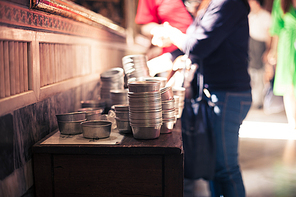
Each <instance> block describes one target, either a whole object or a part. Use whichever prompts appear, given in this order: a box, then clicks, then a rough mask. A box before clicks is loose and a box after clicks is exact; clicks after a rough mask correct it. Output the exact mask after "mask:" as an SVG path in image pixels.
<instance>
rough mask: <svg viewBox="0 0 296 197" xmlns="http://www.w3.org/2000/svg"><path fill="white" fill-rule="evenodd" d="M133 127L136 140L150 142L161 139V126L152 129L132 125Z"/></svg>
mask: <svg viewBox="0 0 296 197" xmlns="http://www.w3.org/2000/svg"><path fill="white" fill-rule="evenodd" d="M131 127H132V132H133V136H134V138H136V139H143V140H148V139H155V138H158V137H159V135H160V128H161V124H159V125H155V126H151V127H141V126H136V125H132V126H131Z"/></svg>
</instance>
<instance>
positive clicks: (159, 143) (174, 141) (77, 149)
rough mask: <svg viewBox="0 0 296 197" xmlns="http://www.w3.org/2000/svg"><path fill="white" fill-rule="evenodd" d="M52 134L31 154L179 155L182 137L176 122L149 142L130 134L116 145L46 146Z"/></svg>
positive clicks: (181, 150) (34, 147) (35, 147)
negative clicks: (171, 128) (170, 128)
mask: <svg viewBox="0 0 296 197" xmlns="http://www.w3.org/2000/svg"><path fill="white" fill-rule="evenodd" d="M56 132H58V131H55V132H52V133H51V134H49V135H48V136H46V137H45V138H43V139H42V140H40V141H39V142H37V143H36V144H35V145H34V146H33V153H53V154H54V153H56V154H181V153H183V148H182V135H181V129H180V121H179V120H178V121H177V123H176V125H175V127H174V129H173V131H172V132H171V133H167V134H160V136H159V138H157V139H151V140H138V139H135V138H134V137H133V136H132V134H125V135H124V137H123V139H122V140H121V142H119V143H116V144H79V143H75V144H60V143H57V144H46V143H43V142H44V141H45V140H47V139H49V138H51V137H52V136H53V135H54V134H55V133H56Z"/></svg>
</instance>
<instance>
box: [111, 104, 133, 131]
mask: <svg viewBox="0 0 296 197" xmlns="http://www.w3.org/2000/svg"><path fill="white" fill-rule="evenodd" d="M111 109H112V110H114V111H115V114H116V117H115V119H116V124H117V128H118V130H119V132H121V133H132V129H131V126H130V121H129V105H127V104H125V105H113V106H112V107H111Z"/></svg>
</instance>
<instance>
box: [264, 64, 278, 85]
mask: <svg viewBox="0 0 296 197" xmlns="http://www.w3.org/2000/svg"><path fill="white" fill-rule="evenodd" d="M274 69H275V68H274V65H271V64H268V63H267V64H265V69H264V82H265V83H269V82H270V81H271V79H272V78H273V77H274Z"/></svg>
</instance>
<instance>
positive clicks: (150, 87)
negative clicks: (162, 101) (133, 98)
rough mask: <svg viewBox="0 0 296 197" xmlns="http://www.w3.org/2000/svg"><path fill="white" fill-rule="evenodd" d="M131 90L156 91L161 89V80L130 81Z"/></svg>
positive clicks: (137, 91) (129, 87)
mask: <svg viewBox="0 0 296 197" xmlns="http://www.w3.org/2000/svg"><path fill="white" fill-rule="evenodd" d="M128 89H129V91H130V92H135V93H139V92H156V91H159V89H160V82H159V81H132V82H129V83H128Z"/></svg>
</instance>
